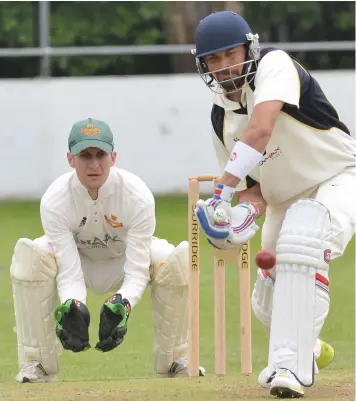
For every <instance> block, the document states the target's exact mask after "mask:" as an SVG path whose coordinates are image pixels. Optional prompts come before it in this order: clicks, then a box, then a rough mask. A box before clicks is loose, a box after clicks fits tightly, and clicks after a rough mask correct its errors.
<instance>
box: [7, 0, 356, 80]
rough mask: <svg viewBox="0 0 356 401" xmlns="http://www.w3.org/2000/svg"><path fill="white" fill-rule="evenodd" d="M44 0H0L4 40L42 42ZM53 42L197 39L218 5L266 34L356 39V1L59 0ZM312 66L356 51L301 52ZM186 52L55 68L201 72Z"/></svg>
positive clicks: (344, 63) (275, 38)
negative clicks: (41, 4) (200, 26)
mask: <svg viewBox="0 0 356 401" xmlns="http://www.w3.org/2000/svg"><path fill="white" fill-rule="evenodd" d="M38 5H39V2H36V1H33V2H25V1H2V2H0V47H3V48H9V47H36V46H37V45H38ZM50 9H51V20H50V28H51V38H50V44H51V45H52V46H97V45H99V46H101V45H134V44H138V45H143V44H166V43H171V44H193V43H194V32H195V28H196V25H197V23H198V22H199V21H200V20H201V19H202V18H203V17H205V16H206V15H208V14H209V13H211V12H212V11H219V10H223V9H230V10H232V11H235V12H239V13H242V12H243V16H244V17H245V18H246V20H247V21H248V23H249V24H250V26H251V28H252V30H253V31H254V32H257V33H258V34H259V35H260V40H261V42H270V41H272V42H286V41H289V42H293V41H301V42H304V41H318V40H325V41H333V40H355V3H354V2H347V1H330V2H325V1H305V2H293V1H292V2H291V1H285V2H273V1H271V2H266V1H261V2H258V1H253V2H251V1H249V2H247V1H246V2H239V1H235V2H233V1H201V2H194V1H193V2H192V1H162V2H161V1H120V2H118V1H101V2H89V1H88V2H86V1H84V2H81V1H58V2H50ZM294 55H295V56H297V57H298V58H299V59H300V61H301V62H302V63H303V64H304V65H305V66H306V67H307V68H312V69H325V68H328V69H333V68H354V67H355V53H354V52H353V51H349V52H339V51H338V52H304V53H301V52H299V53H296V54H294ZM195 71H196V69H195V63H194V59H193V57H192V56H191V55H190V54H185V55H144V56H131V55H118V56H95V57H94V56H86V57H82V56H80V57H79V56H76V57H55V58H53V59H52V73H53V75H55V76H79V75H88V76H90V75H129V74H159V73H172V72H173V73H178V72H195ZM38 72H39V59H38V58H36V57H33V58H28V57H26V58H3V59H1V63H0V77H26V76H27V77H28V76H36V75H38Z"/></svg>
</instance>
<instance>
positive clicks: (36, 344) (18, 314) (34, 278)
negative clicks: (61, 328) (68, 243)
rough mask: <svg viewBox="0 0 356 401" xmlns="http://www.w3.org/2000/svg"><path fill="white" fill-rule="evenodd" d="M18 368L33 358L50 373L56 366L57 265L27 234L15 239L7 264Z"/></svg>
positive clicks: (57, 366)
mask: <svg viewBox="0 0 356 401" xmlns="http://www.w3.org/2000/svg"><path fill="white" fill-rule="evenodd" d="M10 273H11V279H12V291H13V299H14V308H15V321H16V334H17V345H18V361H19V368H20V369H22V367H23V365H24V364H25V363H26V362H27V361H31V360H36V361H38V362H40V363H41V364H42V366H43V367H44V369H45V370H46V372H47V373H48V374H50V375H52V374H56V373H57V372H58V370H59V364H58V350H57V344H56V333H55V320H54V317H53V311H54V309H55V307H56V294H57V289H56V282H55V277H56V275H57V265H56V262H55V259H54V257H53V256H51V255H50V254H47V253H45V252H44V251H42V250H41V249H39V248H38V247H37V246H36V245H35V244H34V242H33V241H31V240H29V239H27V238H21V239H19V240H18V242H17V244H16V246H15V252H14V255H13V257H12V264H11V267H10Z"/></svg>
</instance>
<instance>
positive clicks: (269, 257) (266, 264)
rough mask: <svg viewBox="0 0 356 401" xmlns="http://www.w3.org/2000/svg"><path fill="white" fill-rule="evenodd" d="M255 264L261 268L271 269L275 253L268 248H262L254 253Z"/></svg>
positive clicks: (274, 262)
mask: <svg viewBox="0 0 356 401" xmlns="http://www.w3.org/2000/svg"><path fill="white" fill-rule="evenodd" d="M256 264H257V266H258V267H260V268H261V269H263V270H269V269H272V267H274V266H275V264H276V254H275V252H273V251H270V250H269V249H262V250H261V251H259V252H257V255H256Z"/></svg>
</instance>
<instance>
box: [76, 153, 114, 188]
mask: <svg viewBox="0 0 356 401" xmlns="http://www.w3.org/2000/svg"><path fill="white" fill-rule="evenodd" d="M115 160H116V152H112V153H106V152H104V151H103V150H101V149H99V148H87V149H84V150H83V151H81V152H80V153H79V154H78V155H72V154H71V153H68V162H69V164H70V166H71V167H73V168H75V170H76V172H77V176H78V178H79V181H80V182H81V183H82V184H83V185H84V187H85V188H87V189H99V188H100V187H101V186H102V185H103V184H104V183H105V181H106V180H107V178H108V176H109V173H110V168H111V167H112V166H113V165H114V164H115Z"/></svg>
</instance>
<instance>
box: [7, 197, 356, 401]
mask: <svg viewBox="0 0 356 401" xmlns="http://www.w3.org/2000/svg"><path fill="white" fill-rule="evenodd" d="M156 205H157V206H156V211H157V230H156V236H158V237H160V238H166V239H168V240H169V241H170V242H172V243H173V244H175V245H177V244H178V243H179V242H180V241H182V240H184V239H186V238H187V214H186V213H187V203H186V197H183V196H182V197H157V200H156ZM0 222H1V223H0V239H1V241H0V266H1V270H0V280H1V281H0V283H1V286H0V306H1V317H0V340H1V341H0V352H1V358H0V381H1V383H2V384H1V388H2V391H3V396H4V397H5V398H4V400H17V401H20V400H25V399H26V400H72V401H74V400H102V401H104V400H120V401H124V400H125V401H126V400H155V401H156V400H157V401H159V400H185V401H191V400H194V401H201V400H204V401H210V400H211V401H213V400H214V401H215V400H225V401H226V400H239V399H249V400H263V399H267V398H270V396H269V393H268V391H265V390H263V389H260V388H259V386H258V384H257V382H256V379H257V375H258V373H259V372H260V370H261V369H263V368H264V367H265V365H266V361H267V345H268V342H267V339H266V336H265V334H264V332H263V329H262V327H261V326H260V324H259V322H258V321H257V320H256V319H255V318H254V317H253V318H252V322H253V327H252V328H253V372H254V373H253V375H252V376H250V377H244V376H242V375H241V374H240V347H239V294H238V288H239V287H238V272H237V268H236V266H234V265H228V269H227V278H228V279H227V368H228V376H226V377H224V378H215V377H214V375H213V363H214V360H213V358H214V357H213V317H214V316H213V302H214V300H213V286H212V278H213V266H212V259H211V257H210V256H211V249H210V248H209V247H208V246H207V245H206V243H205V241H204V240H202V241H201V244H202V249H201V254H202V256H201V293H200V294H201V295H200V299H201V324H200V333H201V334H200V335H201V337H200V358H201V364H202V365H203V366H204V367H205V368H206V369H207V372H208V376H207V377H205V378H199V379H188V378H187V379H182V380H181V379H179V380H177V379H173V380H170V379H165V380H159V379H156V378H155V377H154V374H153V367H152V366H153V357H152V347H153V328H152V309H151V303H150V298H149V293H146V294H145V296H144V298H143V299H142V301H141V302H140V303H139V305H138V306H137V307H136V308H135V309H134V311H133V313H132V315H131V318H130V321H129V328H128V334H127V336H126V338H125V341H124V342H123V343H122V344H121V345H120V347H118V348H117V349H116V350H115V351H113V352H110V353H107V354H102V353H99V352H97V351H95V350H89V351H87V352H85V353H81V354H78V355H76V354H73V353H70V352H64V353H63V354H62V356H61V372H60V374H59V378H58V380H59V382H57V383H55V384H42V385H41V384H38V385H19V384H15V383H14V377H15V375H16V373H17V354H16V336H15V334H14V332H13V326H14V314H13V303H12V294H11V281H10V276H9V266H10V263H11V257H12V252H13V248H14V245H15V243H16V241H17V239H18V238H19V237H28V238H35V237H38V236H40V235H42V229H41V226H40V220H39V205H38V203H37V202H26V203H25V202H6V203H3V204H2V205H1V206H0ZM259 241H260V237H259V235H257V236H256V238H255V239H254V240H253V241H252V249H251V255H254V254H255V253H256V251H257V250H258V249H259V248H260V244H259ZM354 255H355V246H354V242H352V243H351V244H350V245H349V246H348V248H347V250H346V252H345V254H344V256H343V257H342V258H340V259H339V260H337V261H335V262H333V263H332V265H331V272H330V281H331V310H330V313H329V316H328V318H327V321H326V323H325V325H324V328H323V331H322V338H324V339H325V340H327V341H328V342H330V343H331V344H332V345H333V346H334V347H335V349H336V357H335V360H334V362H333V363H332V365H331V366H330V367H328V368H327V369H326V370H325V371H323V372H321V373H320V374H319V375H317V377H316V384H315V386H314V387H313V388H312V389H307V390H306V393H307V395H308V397H309V398H310V399H313V400H314V399H315V400H319V399H320V400H346V399H353V395H354V359H355V348H354V342H355V330H354V328H355V320H354V305H355V302H354V283H355V279H354V278H355V277H354V274H355V260H354ZM251 267H252V277H251V278H252V280H251V285H252V284H253V282H254V278H255V266H254V265H252V266H251ZM104 300H105V296H94V295H93V294H91V293H89V298H88V307H89V309H90V311H91V318H92V320H91V330H90V335H91V344H92V345H94V344H95V343H96V341H97V330H98V321H99V311H100V307H101V305H102V303H103V301H104ZM0 399H1V396H0Z"/></svg>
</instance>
